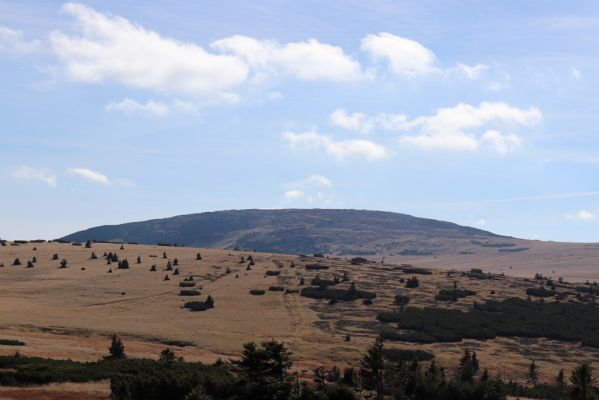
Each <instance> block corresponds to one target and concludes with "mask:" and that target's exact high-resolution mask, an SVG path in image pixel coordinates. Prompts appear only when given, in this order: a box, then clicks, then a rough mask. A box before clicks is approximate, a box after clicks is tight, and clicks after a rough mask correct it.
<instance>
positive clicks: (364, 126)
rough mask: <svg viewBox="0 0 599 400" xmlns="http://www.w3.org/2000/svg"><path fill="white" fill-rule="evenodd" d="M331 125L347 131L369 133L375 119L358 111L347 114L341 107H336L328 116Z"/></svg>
mask: <svg viewBox="0 0 599 400" xmlns="http://www.w3.org/2000/svg"><path fill="white" fill-rule="evenodd" d="M330 121H331V125H333V126H339V127H341V128H344V129H347V130H349V131H358V132H361V133H370V131H372V129H374V127H375V121H374V120H373V119H372V118H369V117H368V115H366V114H364V113H360V112H355V113H352V114H348V113H347V111H345V110H344V109H342V108H338V109H336V110H335V111H334V112H333V113H332V114H331V116H330Z"/></svg>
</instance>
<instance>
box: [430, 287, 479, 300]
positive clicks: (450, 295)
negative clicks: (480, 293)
mask: <svg viewBox="0 0 599 400" xmlns="http://www.w3.org/2000/svg"><path fill="white" fill-rule="evenodd" d="M475 295H476V292H475V291H473V290H466V289H441V290H439V293H438V294H437V295H436V296H435V300H438V301H458V300H459V299H461V298H464V297H468V296H475Z"/></svg>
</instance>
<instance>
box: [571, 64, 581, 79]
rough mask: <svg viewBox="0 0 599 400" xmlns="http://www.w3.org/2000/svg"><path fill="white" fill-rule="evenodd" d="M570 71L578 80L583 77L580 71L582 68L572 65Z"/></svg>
mask: <svg viewBox="0 0 599 400" xmlns="http://www.w3.org/2000/svg"><path fill="white" fill-rule="evenodd" d="M570 73H571V74H572V77H573V78H574V79H576V80H577V81H579V80H581V79H582V72H580V70H579V69H578V68H576V67H572V68H571V69H570Z"/></svg>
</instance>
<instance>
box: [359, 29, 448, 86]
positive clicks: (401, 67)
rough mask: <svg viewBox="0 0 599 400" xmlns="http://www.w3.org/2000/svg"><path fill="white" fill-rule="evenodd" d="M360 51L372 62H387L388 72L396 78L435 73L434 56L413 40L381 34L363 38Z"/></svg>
mask: <svg viewBox="0 0 599 400" xmlns="http://www.w3.org/2000/svg"><path fill="white" fill-rule="evenodd" d="M361 49H362V51H364V52H365V53H367V54H368V55H369V56H370V57H371V58H372V59H373V60H385V61H387V62H388V63H389V70H390V72H392V73H393V74H394V75H397V76H401V77H414V76H418V75H426V74H430V73H433V72H436V71H437V67H436V63H437V59H436V57H435V54H434V53H433V52H432V51H431V50H429V49H427V48H426V47H424V46H423V45H421V44H420V43H418V42H417V41H415V40H411V39H406V38H403V37H401V36H396V35H392V34H390V33H384V32H383V33H379V34H378V35H367V36H366V37H364V38H363V39H362V45H361Z"/></svg>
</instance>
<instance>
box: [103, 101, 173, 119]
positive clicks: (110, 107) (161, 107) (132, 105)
mask: <svg viewBox="0 0 599 400" xmlns="http://www.w3.org/2000/svg"><path fill="white" fill-rule="evenodd" d="M104 109H105V110H106V111H119V112H122V113H124V114H137V113H141V114H150V115H156V116H159V117H160V116H165V115H167V114H168V113H169V106H168V104H166V103H164V102H161V101H154V100H148V101H147V102H146V103H143V104H142V103H138V102H137V101H136V100H133V99H129V98H125V99H123V100H121V101H113V102H110V103H108V104H107V105H106V106H105V107H104Z"/></svg>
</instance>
